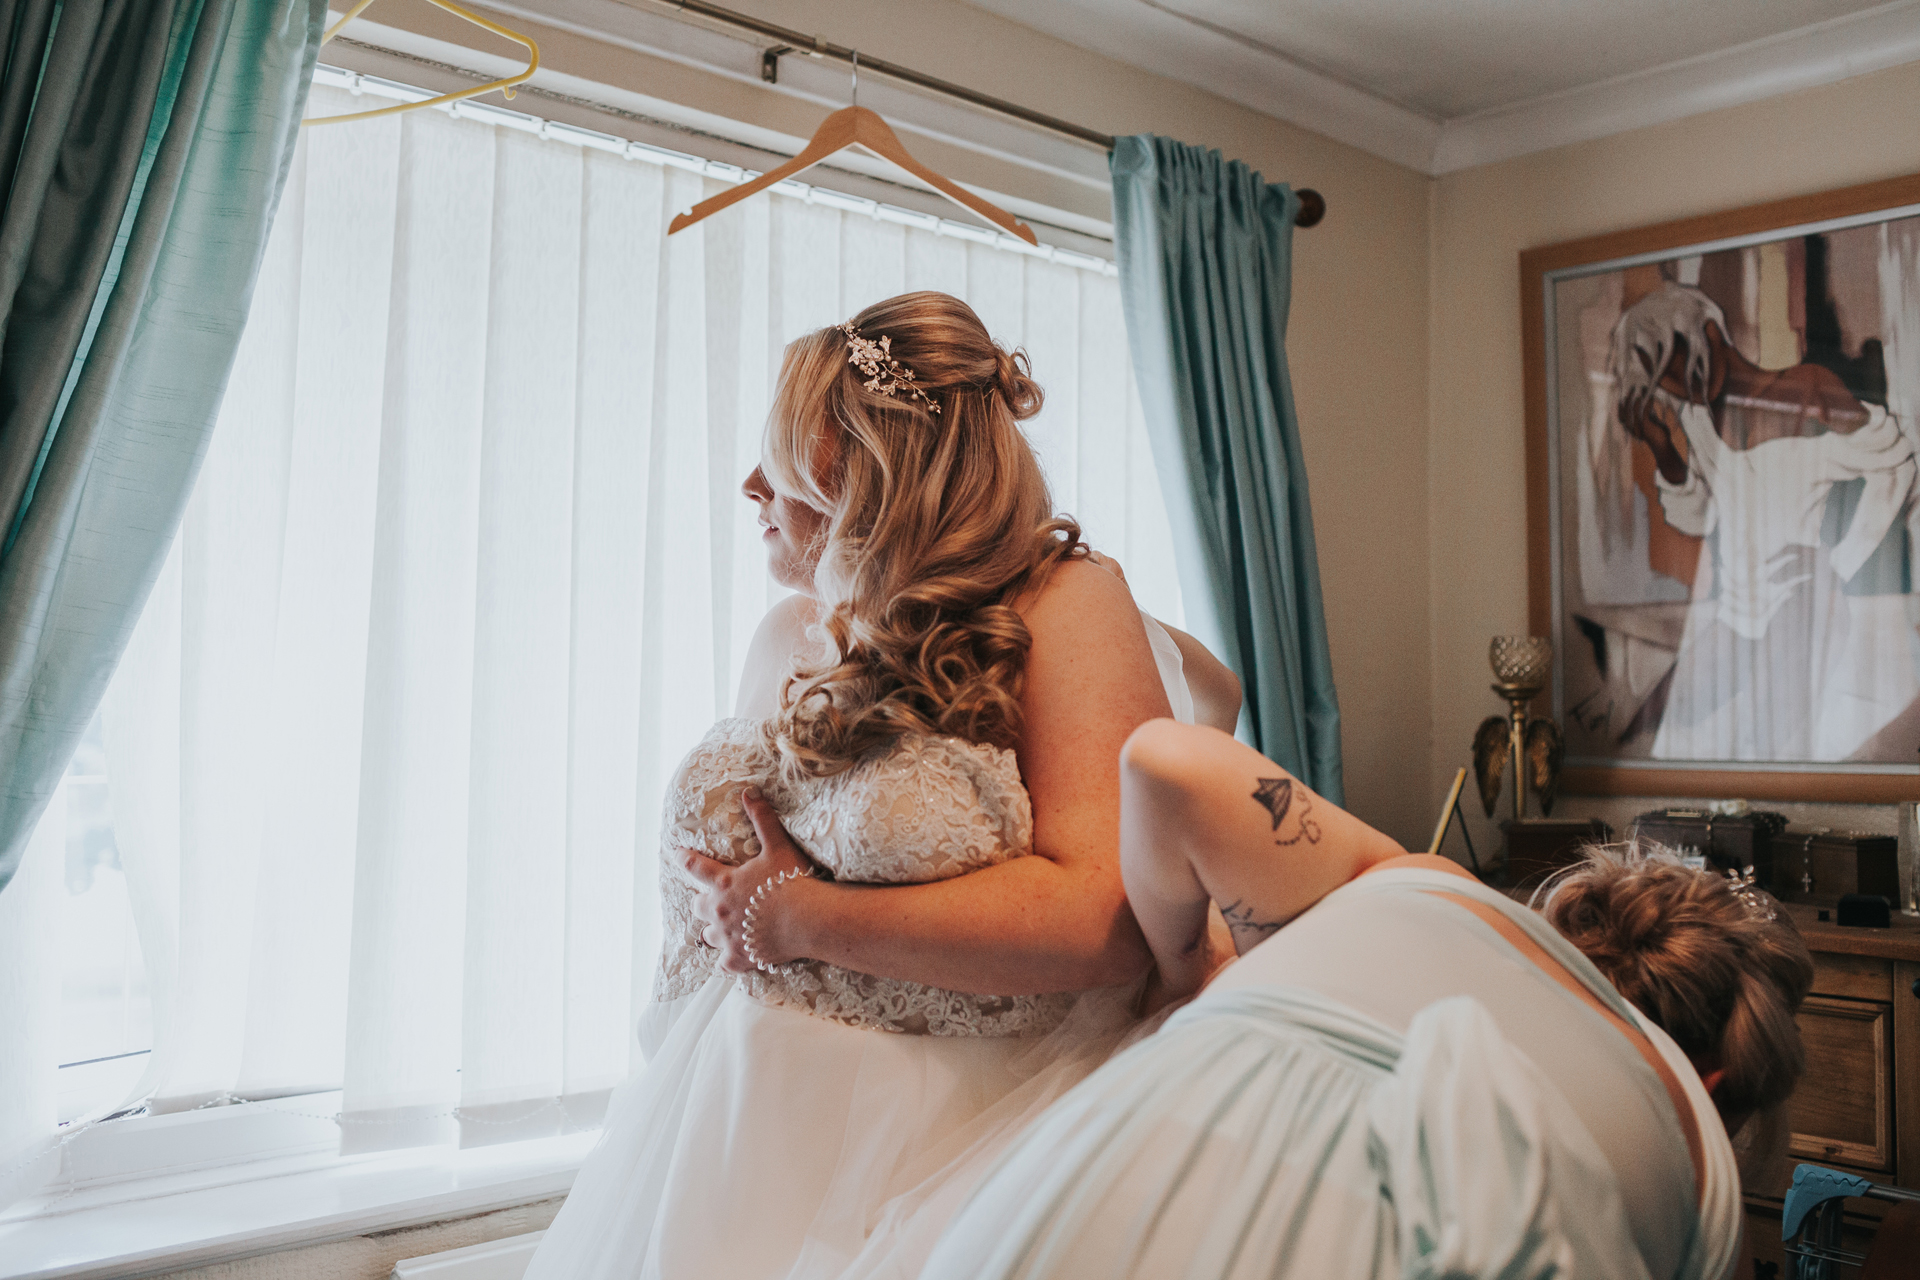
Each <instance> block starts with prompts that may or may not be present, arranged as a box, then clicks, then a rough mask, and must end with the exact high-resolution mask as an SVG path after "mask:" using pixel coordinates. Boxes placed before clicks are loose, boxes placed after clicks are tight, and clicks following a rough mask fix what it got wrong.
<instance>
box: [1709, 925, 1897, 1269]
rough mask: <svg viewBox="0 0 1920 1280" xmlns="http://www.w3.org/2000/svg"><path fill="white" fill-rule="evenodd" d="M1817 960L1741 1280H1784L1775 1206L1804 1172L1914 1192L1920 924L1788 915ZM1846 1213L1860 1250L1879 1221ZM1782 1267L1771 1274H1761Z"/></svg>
mask: <svg viewBox="0 0 1920 1280" xmlns="http://www.w3.org/2000/svg"><path fill="white" fill-rule="evenodd" d="M1786 911H1787V913H1788V914H1789V915H1791V916H1792V917H1793V922H1794V923H1795V924H1796V925H1798V926H1799V927H1800V933H1801V935H1802V936H1803V937H1804V938H1805V939H1806V941H1807V949H1808V950H1809V951H1811V952H1813V966H1814V978H1813V994H1812V995H1811V996H1809V997H1808V998H1807V1002H1806V1004H1805V1005H1803V1006H1802V1007H1801V1009H1800V1033H1801V1035H1802V1037H1803V1038H1804V1039H1805V1042H1806V1046H1807V1073H1806V1076H1805V1077H1804V1078H1803V1079H1802V1080H1801V1082H1800V1088H1799V1089H1798V1091H1796V1092H1795V1094H1794V1097H1793V1102H1792V1104H1791V1108H1790V1114H1791V1116H1792V1121H1793V1144H1792V1147H1791V1150H1790V1153H1789V1154H1788V1156H1787V1157H1786V1158H1785V1159H1783V1160H1780V1161H1778V1162H1777V1163H1776V1165H1775V1167H1774V1168H1772V1169H1771V1170H1770V1171H1769V1173H1768V1176H1766V1177H1762V1178H1758V1179H1755V1180H1754V1181H1753V1182H1752V1183H1751V1184H1749V1185H1748V1187H1747V1188H1746V1191H1747V1248H1748V1250H1749V1252H1750V1254H1751V1256H1752V1259H1753V1261H1752V1262H1751V1263H1747V1264H1743V1265H1742V1268H1741V1269H1740V1270H1739V1271H1738V1272H1736V1273H1735V1274H1736V1275H1737V1276H1738V1277H1739V1280H1785V1278H1786V1277H1788V1276H1790V1275H1791V1274H1792V1268H1790V1267H1788V1266H1785V1265H1783V1262H1782V1255H1781V1252H1780V1206H1781V1198H1782V1196H1783V1195H1784V1194H1785V1192H1786V1188H1787V1183H1788V1181H1789V1180H1790V1179H1791V1177H1792V1173H1793V1166H1794V1165H1795V1164H1798V1163H1800V1162H1801V1161H1808V1162H1811V1163H1814V1164H1824V1165H1831V1166H1832V1167H1834V1168H1836V1169H1846V1170H1850V1171H1852V1172H1856V1173H1858V1174H1860V1175H1861V1176H1862V1177H1865V1178H1869V1179H1871V1180H1872V1181H1875V1182H1883V1183H1892V1184H1894V1185H1897V1186H1902V1187H1912V1188H1915V1189H1916V1190H1920V920H1916V919H1915V918H1913V917H1911V916H1901V915H1895V916H1894V918H1893V926H1892V927H1891V928H1888V929H1842V928H1840V927H1839V926H1837V925H1833V924H1823V923H1821V922H1820V921H1819V920H1818V919H1817V918H1816V912H1815V910H1814V908H1812V907H1807V906H1799V905H1789V906H1788V907H1787V908H1786ZM1869 1203H1870V1202H1868V1201H1863V1200H1852V1201H1849V1202H1848V1208H1849V1210H1850V1211H1857V1212H1850V1214H1849V1223H1848V1225H1849V1227H1850V1236H1851V1237H1852V1238H1853V1244H1852V1245H1851V1246H1850V1247H1854V1248H1864V1247H1865V1245H1866V1243H1867V1241H1868V1240H1869V1239H1870V1238H1871V1233H1872V1230H1873V1226H1874V1224H1875V1223H1876V1222H1877V1221H1878V1214H1877V1213H1875V1212H1874V1211H1873V1210H1872V1209H1871V1208H1870V1207H1869ZM1772 1267H1778V1270H1777V1271H1772V1270H1770V1269H1769V1268H1772Z"/></svg>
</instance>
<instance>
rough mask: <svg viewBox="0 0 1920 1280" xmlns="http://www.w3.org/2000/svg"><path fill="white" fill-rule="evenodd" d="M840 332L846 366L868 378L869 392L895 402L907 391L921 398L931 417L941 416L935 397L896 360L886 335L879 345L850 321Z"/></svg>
mask: <svg viewBox="0 0 1920 1280" xmlns="http://www.w3.org/2000/svg"><path fill="white" fill-rule="evenodd" d="M840 331H841V332H842V333H844V334H846V335H847V363H848V364H850V365H853V366H854V367H855V368H857V369H859V370H860V372H862V373H864V374H866V375H867V381H866V388H867V390H869V391H872V392H874V393H875V394H877V395H883V396H886V397H887V398H888V399H892V398H893V397H894V395H895V393H896V392H898V391H899V390H900V389H901V388H902V387H905V388H906V389H907V391H909V392H910V393H912V394H913V395H916V396H919V397H920V399H921V401H922V402H923V403H924V404H925V405H926V406H927V412H928V413H938V412H940V406H939V405H937V404H935V403H934V402H933V397H932V396H930V395H928V394H927V393H926V392H925V391H924V390H922V389H921V387H920V385H919V384H918V383H917V382H915V381H914V378H913V370H911V369H909V368H907V366H905V365H903V364H901V363H900V362H899V361H898V360H895V359H894V358H893V339H892V338H889V337H888V336H887V335H885V334H881V335H880V340H879V341H878V342H875V341H874V340H873V339H872V338H863V337H861V336H860V331H859V330H858V329H856V328H854V327H853V321H851V320H849V321H847V322H846V323H845V324H843V325H841V326H840Z"/></svg>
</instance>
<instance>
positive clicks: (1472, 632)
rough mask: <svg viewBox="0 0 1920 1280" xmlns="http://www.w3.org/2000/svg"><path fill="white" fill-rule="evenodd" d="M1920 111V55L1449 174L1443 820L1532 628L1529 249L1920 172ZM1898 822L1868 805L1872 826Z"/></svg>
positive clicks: (1440, 289) (1441, 268) (1436, 635)
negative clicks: (1523, 303) (1494, 689)
mask: <svg viewBox="0 0 1920 1280" xmlns="http://www.w3.org/2000/svg"><path fill="white" fill-rule="evenodd" d="M1916 120H1920V65H1910V66H1906V67H1900V68H1896V69H1894V70H1890V71H1883V72H1880V73H1878V74H1875V75H1871V76H1862V77H1859V78H1857V79H1853V80H1847V81H1842V82H1840V83H1838V84H1834V85H1828V86H1826V87H1824V88H1820V89H1813V90H1808V91H1805V92H1802V93H1797V94H1791V95H1788V96H1785V97H1780V98H1774V99H1771V100H1769V101H1766V102H1759V103H1754V104H1751V105H1748V106H1743V107H1733V108H1729V109H1727V110H1724V111H1717V112H1713V113H1710V114H1707V115H1701V116H1695V117H1693V118H1691V119H1687V120H1679V121H1675V122H1673V123H1671V124H1665V125H1660V126H1657V127H1654V128H1649V129H1641V130H1637V131H1635V132H1632V133H1627V134H1621V135H1618V136H1615V137H1611V138H1605V139H1602V140H1600V141H1597V142H1588V143H1581V144H1579V145H1576V146H1569V147H1562V148H1559V149H1557V150H1554V151H1548V152H1543V153H1540V154H1537V155H1531V156H1524V157H1522V158H1520V159H1517V160H1510V161H1506V162H1504V163H1501V164H1494V165H1486V166H1483V167H1481V168H1478V169H1469V170H1466V171H1463V172H1460V173H1455V174H1449V175H1447V176H1445V177H1443V178H1439V179H1437V180H1436V181H1435V182H1434V184H1433V240H1432V261H1433V275H1432V285H1431V290H1430V293H1429V299H1430V304H1431V307H1432V321H1431V324H1432V347H1431V350H1432V370H1433V377H1432V384H1431V386H1432V389H1431V391H1430V393H1429V395H1430V399H1431V402H1432V406H1433V414H1432V434H1431V438H1430V440H1429V446H1428V457H1429V458H1430V460H1431V461H1430V470H1429V475H1428V491H1429V498H1428V504H1429V529H1430V533H1429V538H1430V542H1431V547H1432V562H1431V564H1432V578H1431V581H1432V601H1433V603H1432V624H1431V639H1432V659H1431V661H1432V671H1433V696H1432V707H1433V734H1434V746H1433V758H1432V764H1431V767H1430V769H1429V771H1428V775H1427V778H1426V780H1425V783H1424V788H1423V789H1424V792H1425V795H1424V799H1425V800H1426V801H1427V804H1428V807H1429V812H1434V813H1437V812H1438V809H1439V804H1440V800H1441V798H1442V796H1443V795H1444V788H1445V786H1446V784H1447V783H1448V782H1449V781H1450V780H1451V779H1452V776H1453V771H1454V769H1455V768H1457V767H1458V766H1460V765H1463V764H1466V763H1467V758H1468V744H1469V742H1470V740H1471V738H1472V735H1473V730H1474V726H1475V725H1476V724H1477V723H1478V722H1479V720H1480V719H1481V718H1482V717H1484V716H1487V715H1490V714H1493V713H1494V712H1497V711H1499V710H1500V707H1501V704H1500V702H1499V700H1498V699H1497V698H1496V697H1495V696H1494V695H1493V694H1492V693H1491V692H1489V691H1488V688H1487V685H1488V683H1489V682H1490V680H1491V676H1490V675H1489V673H1488V670H1487V658H1486V653H1487V641H1488V639H1489V638H1490V637H1492V636H1494V635H1497V634H1503V633H1508V632H1512V633H1520V632H1524V631H1525V630H1526V629H1527V626H1526V623H1527V588H1526V568H1527V564H1526V547H1525V535H1526V506H1525V491H1524V488H1523V476H1522V469H1521V448H1522V446H1521V432H1522V407H1521V387H1520V376H1521V374H1520V304H1519V297H1520V293H1519V289H1520V283H1519V280H1520V276H1519V254H1520V251H1521V250H1523V249H1529V248H1533V247H1536V246H1539V245H1546V244H1554V243H1557V242H1559V241H1563V240H1572V239H1578V238H1580V237H1583V236H1590V235H1596V234H1600V233H1602V232H1609V231H1620V230H1626V229H1629V228H1633V227H1639V226H1645V225H1648V224H1650V223H1656V222H1664V221H1667V220H1669V219H1673V218H1681V217H1687V216H1690V215H1693V214H1703V213H1712V212H1715V211H1717V210H1722V209H1732V208H1739V207H1740V206H1742V205H1749V204H1757V203H1761V202H1763V201H1767V200H1776V199H1782V198H1785V197H1788V196H1796V195H1804V194H1808V193H1812V192H1817V191H1824V190H1827V189H1829V188H1832V187H1840V186H1847V185H1850V184H1852V183H1857V182H1867V181H1871V180H1874V179H1878V178H1887V177H1893V176H1896V175H1899V174H1905V173H1912V172H1914V171H1916V170H1920V129H1916V128H1914V122H1915V121H1916ZM1407 781H1408V783H1409V785H1410V786H1413V785H1415V783H1414V779H1412V778H1411V777H1409V778H1408V780H1407ZM1649 807H1652V804H1651V802H1649V803H1647V804H1642V805H1639V806H1637V808H1638V809H1644V808H1649ZM1627 808H1628V807H1627V806H1621V805H1612V806H1607V807H1606V812H1607V813H1608V814H1609V815H1610V816H1611V815H1617V814H1618V813H1620V812H1624V811H1626V809H1627ZM1568 809H1569V811H1570V812H1576V813H1580V814H1585V813H1587V812H1589V811H1592V812H1599V811H1600V809H1601V806H1598V805H1597V804H1596V803H1595V802H1586V803H1582V802H1579V801H1571V802H1570V803H1569V805H1568ZM1471 810H1472V812H1473V815H1474V818H1475V821H1476V823H1477V825H1476V827H1475V839H1476V841H1478V842H1479V844H1480V848H1481V849H1482V851H1483V852H1484V851H1485V850H1486V849H1488V848H1489V847H1491V846H1490V844H1489V839H1490V838H1491V839H1493V840H1494V841H1496V842H1497V833H1493V832H1489V831H1488V830H1487V828H1486V824H1485V823H1483V822H1480V821H1479V804H1478V802H1477V801H1474V802H1472V804H1471ZM1889 820H1890V819H1888V818H1887V816H1886V815H1885V814H1882V813H1855V815H1854V821H1856V822H1857V823H1858V825H1873V826H1883V825H1884V823H1885V822H1887V821H1889ZM1889 829H1890V828H1889ZM1456 856H1457V852H1456Z"/></svg>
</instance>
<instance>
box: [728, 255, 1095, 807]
mask: <svg viewBox="0 0 1920 1280" xmlns="http://www.w3.org/2000/svg"><path fill="white" fill-rule="evenodd" d="M852 326H853V328H854V329H855V330H856V331H857V332H858V334H859V336H860V337H861V338H862V339H864V340H866V341H868V342H874V343H877V342H879V341H880V340H881V339H882V338H886V339H887V340H888V341H889V346H890V351H889V354H890V355H891V357H892V359H893V360H894V361H895V362H897V364H898V365H899V366H902V367H904V368H905V369H907V370H910V371H911V372H912V374H913V386H914V387H917V388H919V389H920V391H921V392H924V396H922V395H920V394H916V393H914V392H912V391H910V390H909V389H908V388H907V387H900V388H898V389H897V390H895V393H894V394H892V395H888V394H886V393H885V392H883V391H879V390H869V389H868V387H867V385H866V384H867V382H868V381H870V380H871V379H870V378H869V377H868V376H867V375H865V374H863V373H862V372H861V371H860V370H859V369H858V368H856V367H855V366H854V365H853V364H852V363H851V362H850V361H849V358H848V357H849V355H850V353H851V351H852V348H851V347H850V343H851V341H852V338H851V336H850V335H849V334H848V333H847V332H846V331H845V329H843V328H842V327H840V326H835V327H833V328H828V329H820V330H817V331H815V332H813V333H810V334H807V335H805V336H804V337H801V338H798V339H796V340H795V341H794V342H793V343H792V344H791V345H790V346H789V347H788V348H787V352H786V359H785V362H784V364H783V366H782V368H781V371H780V385H779V388H778V390H777V391H776V392H775V395H774V403H773V411H772V413H771V414H770V415H769V417H768V421H767V442H766V456H765V462H764V468H765V471H766V475H767V478H768V480H769V481H770V482H771V483H772V484H773V486H774V487H775V488H776V489H779V490H782V491H784V492H786V493H788V494H790V495H793V496H795V497H798V498H799V499H800V500H801V501H803V502H805V503H806V504H807V505H808V506H810V507H813V508H814V509H816V510H818V511H821V512H824V513H825V514H826V516H827V521H826V524H825V528H824V532H823V534H822V535H821V537H820V540H819V543H818V545H817V547H816V548H815V550H816V551H817V553H818V557H819V560H818V567H817V568H816V569H815V571H814V577H813V583H814V595H815V598H816V599H817V600H818V601H819V623H818V626H819V630H820V631H821V632H822V633H824V640H825V643H826V647H827V657H826V658H825V660H824V661H822V662H821V663H819V664H818V665H815V666H811V667H807V666H803V667H800V668H798V669H796V670H795V671H794V673H793V674H792V675H791V676H790V677H789V678H788V680H787V682H786V684H785V686H784V688H783V689H782V691H781V697H780V710H779V711H778V713H776V714H775V715H774V716H773V718H772V719H771V720H770V721H769V722H768V724H767V736H768V739H769V742H770V744H771V745H772V746H773V748H774V750H775V751H776V752H777V754H778V756H779V758H780V761H781V766H782V768H783V769H784V770H786V771H787V772H788V773H789V774H790V775H792V774H796V773H806V774H813V775H816V776H819V775H826V774H832V773H838V772H840V771H841V770H843V769H846V768H847V767H848V766H850V765H851V764H852V763H853V762H854V761H855V760H857V759H859V758H860V756H861V755H863V754H864V753H865V752H867V751H868V750H869V749H870V748H873V747H876V746H879V745H881V744H883V743H886V742H890V741H892V740H893V739H894V738H896V737H898V736H899V735H900V734H902V733H909V732H919V733H938V734H951V735H954V736H956V737H960V738H965V739H967V740H968V741H972V742H985V743H991V744H993V745H995V746H1003V747H1005V746H1012V745H1013V743H1014V741H1015V740H1016V739H1017V738H1018V737H1019V733H1020V694H1021V688H1022V685H1023V683H1024V675H1025V671H1026V661H1027V650H1028V648H1029V646H1030V645H1031V643H1032V638H1031V636H1029V634H1028V632H1027V628H1026V624H1025V623H1024V622H1022V621H1021V619H1020V615H1019V614H1018V613H1016V612H1015V611H1014V609H1013V608H1012V607H1011V606H1010V604H1009V602H1010V601H1012V600H1014V599H1015V598H1017V597H1018V596H1019V595H1020V593H1021V592H1022V591H1024V590H1026V589H1028V588H1030V587H1036V586H1038V585H1039V584H1040V582H1041V581H1043V580H1044V578H1045V576H1046V574H1047V573H1049V572H1050V571H1051V570H1052V569H1053V567H1054V566H1055V565H1057V564H1059V563H1060V561H1062V560H1063V559H1067V558H1069V557H1071V556H1073V555H1075V554H1077V553H1078V551H1079V549H1080V548H1081V547H1082V543H1081V542H1080V528H1079V526H1078V525H1077V524H1076V523H1075V522H1074V521H1073V520H1072V519H1071V518H1068V517H1061V516H1056V515H1055V514H1054V512H1053V501H1052V497H1051V496H1050V495H1049V493H1048V491H1047V482H1046V478H1045V477H1044V476H1043V475H1042V474H1041V471H1040V464H1039V462H1038V460H1037V459H1035V457H1034V455H1033V450H1032V448H1031V447H1030V446H1029V445H1028V444H1027V441H1026V438H1025V436H1023V435H1022V434H1021V431H1020V428H1019V426H1018V425H1017V424H1018V423H1019V422H1020V421H1021V420H1022V419H1025V418H1030V417H1032V416H1033V415H1034V414H1036V413H1038V412H1039V411H1040V403H1041V391H1040V387H1039V384H1038V383H1036V382H1034V380H1033V378H1032V376H1031V372H1030V369H1029V366H1028V364H1027V357H1026V354H1025V352H1022V351H1014V352H1011V353H1009V352H1007V351H1005V350H1002V349H1001V348H1000V347H999V346H997V345H996V344H995V343H994V341H993V339H992V338H991V337H990V336H989V335H988V333H987V330H986V326H985V325H983V324H981V323H980V317H978V316H977V315H975V314H974V313H973V308H971V307H969V306H968V305H967V304H966V303H964V302H961V301H960V300H959V299H958V298H954V297H950V296H948V295H947V294H944V293H931V292H926V293H907V294H902V295H900V296H899V297H896V298H889V299H887V300H886V301H885V302H879V303H875V304H874V305H873V306H871V307H868V308H867V309H866V310H865V311H862V312H861V313H860V314H859V315H857V316H855V317H854V318H853V321H852ZM936 407H937V410H938V411H937V412H935V411H933V410H934V409H935V408H936Z"/></svg>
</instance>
